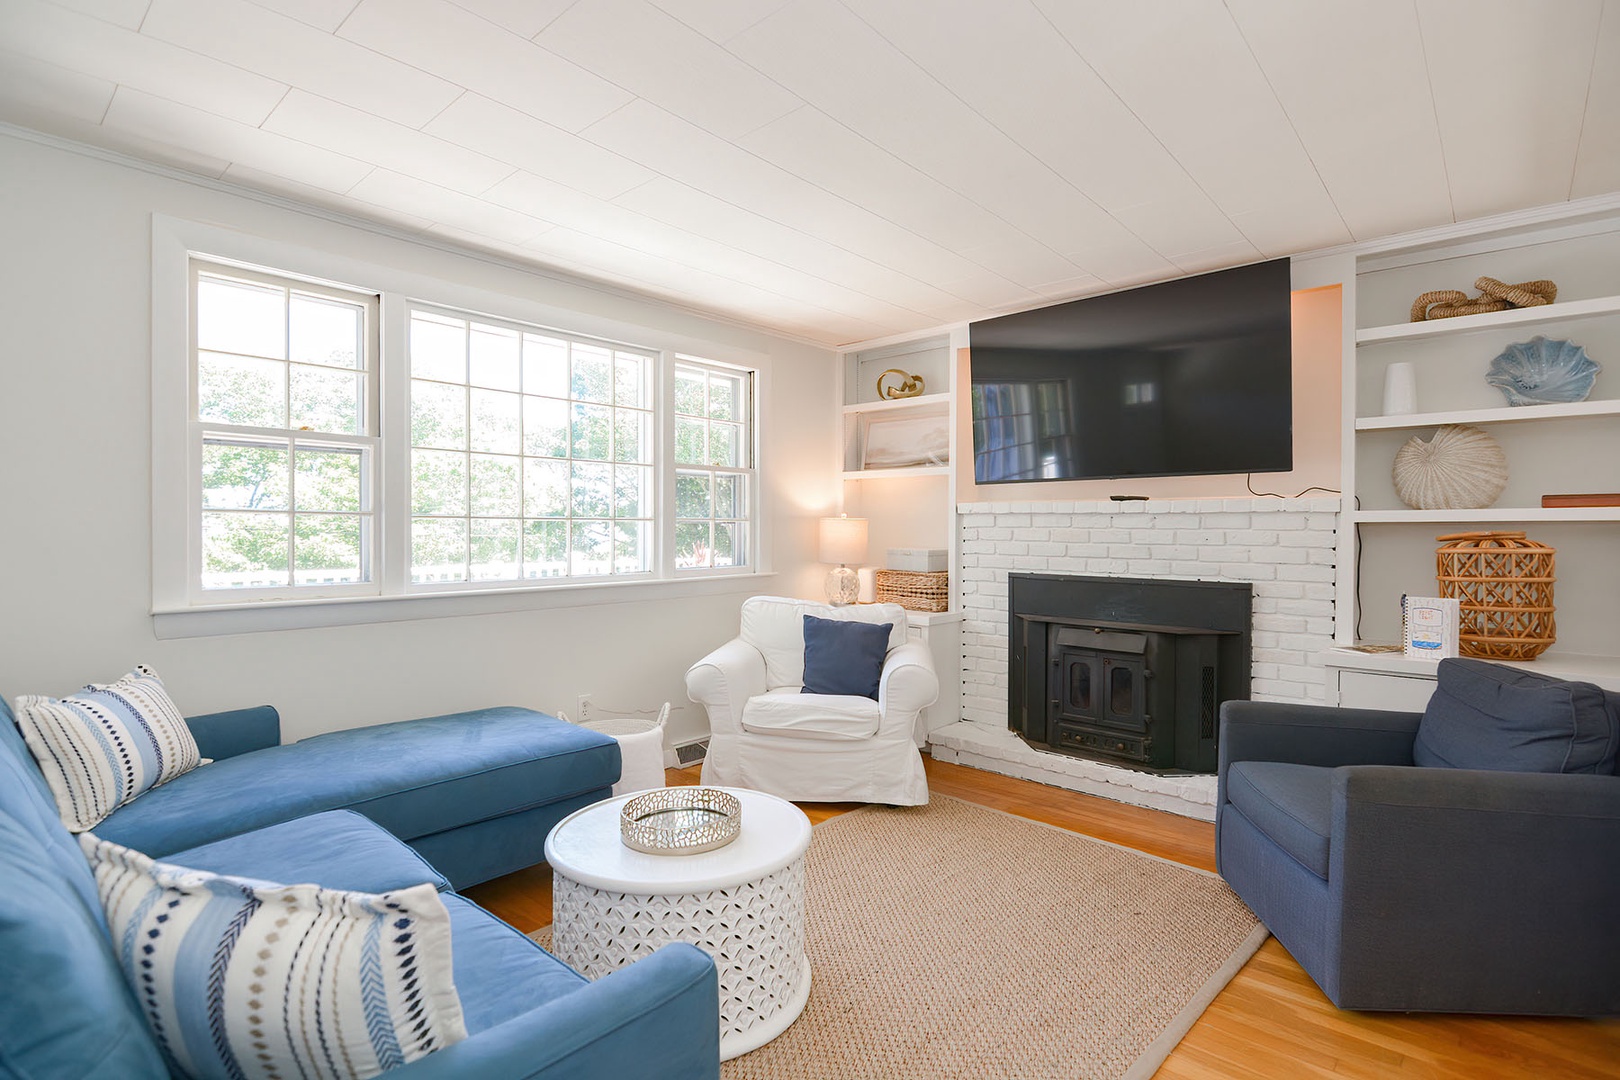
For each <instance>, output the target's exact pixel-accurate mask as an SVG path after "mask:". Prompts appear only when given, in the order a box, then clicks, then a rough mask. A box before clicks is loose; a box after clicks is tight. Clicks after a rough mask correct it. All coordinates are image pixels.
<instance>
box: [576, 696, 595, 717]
mask: <svg viewBox="0 0 1620 1080" xmlns="http://www.w3.org/2000/svg"><path fill="white" fill-rule="evenodd" d="M574 707H575V710H576V711H575V713H574V722H575V723H578V724H583V723H585V722H586V721H587V720H595V719H596V706H595V705H594V704H593V703H592V702H591V695H589V694H581V695H579V697H578V698H576V699H575V701H574Z"/></svg>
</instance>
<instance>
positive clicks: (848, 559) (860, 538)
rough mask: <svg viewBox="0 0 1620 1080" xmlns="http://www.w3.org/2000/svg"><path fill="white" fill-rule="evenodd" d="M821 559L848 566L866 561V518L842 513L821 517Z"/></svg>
mask: <svg viewBox="0 0 1620 1080" xmlns="http://www.w3.org/2000/svg"><path fill="white" fill-rule="evenodd" d="M821 561H822V562H825V563H838V564H839V565H841V566H847V565H848V564H850V563H858V562H865V561H866V519H865V518H852V517H849V516H847V515H843V514H840V515H839V516H838V517H835V518H833V517H829V518H822V519H821Z"/></svg>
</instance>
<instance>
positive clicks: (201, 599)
mask: <svg viewBox="0 0 1620 1080" xmlns="http://www.w3.org/2000/svg"><path fill="white" fill-rule="evenodd" d="M189 273H190V295H189V300H190V311H191V313H192V318H191V322H190V345H191V347H190V349H189V356H190V367H189V377H188V380H187V386H188V388H189V391H190V399H191V405H190V412H189V417H190V431H191V439H190V442H189V444H188V447H189V448H188V450H187V456H188V463H189V467H190V472H189V477H190V479H189V481H188V484H187V488H188V491H189V495H188V497H187V498H188V503H189V506H190V510H191V516H190V528H189V532H188V537H189V539H188V540H187V561H188V563H189V569H188V570H187V571H186V572H185V575H184V577H185V578H186V580H188V581H189V586H188V591H189V596H190V599H191V602H192V603H204V604H207V603H218V602H221V601H233V600H240V599H250V600H274V599H277V598H288V599H292V598H299V599H304V598H322V597H327V596H332V597H343V596H353V595H374V596H389V595H399V596H403V595H409V594H411V593H425V592H442V591H445V590H446V589H449V590H457V589H463V590H464V589H489V588H508V587H520V588H521V587H525V586H527V587H540V586H544V585H547V584H552V583H562V582H579V581H591V580H623V579H626V578H631V577H636V576H641V577H647V578H658V577H665V578H667V577H672V576H676V575H681V574H687V573H692V572H715V571H721V572H724V571H728V570H730V571H735V570H739V569H747V568H751V567H752V566H753V565H754V561H755V555H754V546H755V544H756V543H757V538H756V536H755V520H756V519H755V505H756V502H757V496H756V493H755V490H756V484H757V480H756V474H755V469H754V461H753V454H754V415H753V409H754V400H753V385H754V383H753V380H754V374H753V372H752V371H750V370H747V369H742V368H734V367H728V366H725V365H723V364H719V363H715V362H712V361H709V360H704V359H698V358H694V357H687V356H677V355H675V354H672V353H663V352H659V351H658V350H655V349H648V348H641V347H636V346H632V345H626V344H623V343H618V342H613V341H609V340H604V339H601V338H597V337H591V336H586V335H582V334H576V333H570V332H566V331H560V330H557V329H555V328H550V327H544V326H540V325H536V324H533V323H525V322H521V321H517V320H513V319H507V318H504V317H498V316H492V315H486V314H473V313H470V312H468V311H464V310H458V309H456V308H452V307H447V306H443V305H438V304H433V303H429V302H427V301H415V300H406V299H404V298H403V297H396V296H395V295H394V294H391V293H389V292H388V291H386V290H382V291H378V292H367V291H364V290H356V289H352V288H348V287H344V286H340V285H334V284H328V283H326V282H321V281H314V280H307V279H302V278H295V277H292V276H289V275H285V274H281V273H278V272H273V271H267V270H261V269H246V268H240V267H237V266H234V265H229V264H226V263H222V262H218V261H214V260H202V259H198V258H193V259H192V260H191V261H190V270H189ZM389 312H393V314H391V315H390V314H389ZM391 320H397V321H391ZM385 325H386V326H399V327H401V328H402V329H403V332H402V333H392V334H390V333H386V332H384V331H382V330H380V329H379V328H380V327H383V326H385ZM390 423H391V426H390ZM176 460H178V458H176Z"/></svg>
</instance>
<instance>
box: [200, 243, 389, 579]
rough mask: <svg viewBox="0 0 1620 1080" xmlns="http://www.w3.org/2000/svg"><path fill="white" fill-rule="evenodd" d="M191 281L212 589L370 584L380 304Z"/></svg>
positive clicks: (245, 282) (209, 273)
mask: <svg viewBox="0 0 1620 1080" xmlns="http://www.w3.org/2000/svg"><path fill="white" fill-rule="evenodd" d="M192 272H193V289H194V292H193V296H194V302H193V304H192V313H193V321H192V342H193V349H192V355H193V358H194V367H193V371H194V376H195V377H194V381H193V385H194V387H195V399H194V402H193V411H192V425H193V431H194V436H195V438H194V446H195V447H196V451H197V453H198V455H199V459H200V478H199V480H200V485H199V492H198V494H199V496H200V507H199V525H200V537H199V540H200V543H199V549H200V550H199V560H200V567H199V571H200V573H199V578H198V584H199V586H200V587H201V588H202V589H204V590H238V591H241V590H258V589H285V588H289V587H297V586H315V587H320V588H328V589H336V590H337V591H343V589H342V587H345V586H354V585H357V584H362V583H365V582H369V581H370V580H371V577H372V564H373V560H374V551H373V543H374V530H373V520H374V516H375V511H374V507H373V491H374V487H375V485H374V482H373V481H374V470H375V461H376V452H377V438H376V434H375V433H376V405H375V401H376V398H375V386H376V347H375V342H376V324H377V299H376V297H375V296H367V295H365V294H360V293H353V292H349V291H347V290H341V289H333V288H327V287H323V286H320V285H316V284H314V283H310V282H291V281H287V280H285V279H280V278H276V277H272V276H268V275H263V274H256V273H252V272H250V271H245V270H238V269H235V268H232V267H227V266H218V265H208V264H194V266H193V270H192Z"/></svg>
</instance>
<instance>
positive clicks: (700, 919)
mask: <svg viewBox="0 0 1620 1080" xmlns="http://www.w3.org/2000/svg"><path fill="white" fill-rule="evenodd" d="M552 904H553V911H552V916H553V922H552V929H551V933H552V939H551V940H552V951H554V952H555V953H556V954H557V957H558V959H560V960H562V961H563V962H564V963H565V964H567V965H568V966H569V967H572V968H573V969H574V970H575V971H578V972H580V973H581V974H582V975H584V976H585V977H586V978H590V979H599V978H601V977H602V976H603V975H607V974H609V973H611V972H614V971H617V970H618V969H619V968H622V967H624V966H625V965H626V964H629V963H631V962H632V961H634V960H637V959H639V958H641V957H643V956H645V955H647V954H648V953H651V952H653V951H654V950H656V949H658V948H659V947H660V946H663V945H667V944H669V943H670V942H672V941H685V942H689V943H690V944H693V945H696V946H698V947H699V948H700V949H702V950H703V951H705V952H707V953H708V954H709V955H710V956H712V957H714V962H715V966H716V968H718V969H719V974H720V1056H721V1057H722V1058H732V1057H736V1056H737V1055H738V1054H742V1053H746V1052H747V1051H749V1050H752V1049H754V1048H755V1047H758V1046H761V1045H763V1044H764V1043H766V1042H769V1041H770V1040H771V1039H773V1038H775V1037H776V1036H777V1035H779V1034H781V1033H782V1032H783V1031H784V1030H786V1029H787V1026H788V1025H789V1024H790V1023H792V1022H793V1021H794V1020H795V1019H796V1018H797V1017H798V1015H799V1013H800V1011H802V1010H803V1008H804V1002H805V999H806V998H807V997H808V996H809V992H810V962H809V959H808V958H807V957H806V956H805V953H804V860H803V859H802V858H801V859H798V860H797V861H795V862H793V863H791V864H790V865H788V866H786V867H784V868H782V869H781V870H778V871H777V872H776V873H774V874H768V875H766V876H765V877H762V878H759V879H757V880H754V881H747V882H744V883H742V884H741V885H734V886H731V887H729V888H725V889H715V890H713V891H709V892H697V893H675V894H669V895H650V896H649V895H638V894H635V893H622V892H609V891H606V890H602V889H596V888H592V887H591V886H589V885H581V884H580V883H578V882H576V881H573V880H571V879H570V878H567V877H565V876H564V875H563V874H561V873H560V872H559V873H557V874H555V876H554V877H553V879H552Z"/></svg>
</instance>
